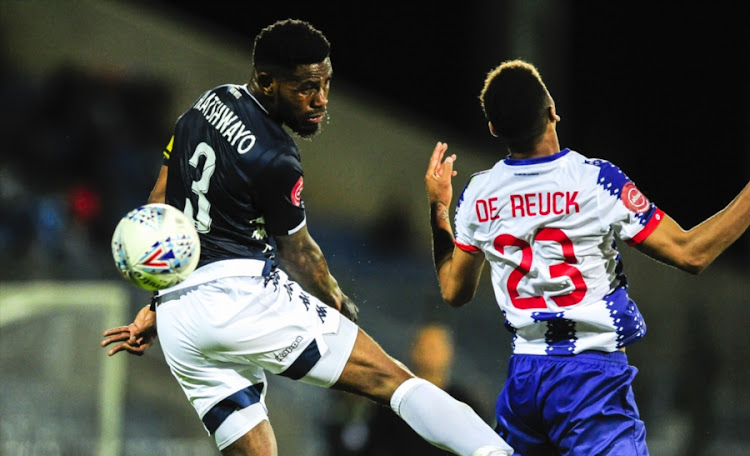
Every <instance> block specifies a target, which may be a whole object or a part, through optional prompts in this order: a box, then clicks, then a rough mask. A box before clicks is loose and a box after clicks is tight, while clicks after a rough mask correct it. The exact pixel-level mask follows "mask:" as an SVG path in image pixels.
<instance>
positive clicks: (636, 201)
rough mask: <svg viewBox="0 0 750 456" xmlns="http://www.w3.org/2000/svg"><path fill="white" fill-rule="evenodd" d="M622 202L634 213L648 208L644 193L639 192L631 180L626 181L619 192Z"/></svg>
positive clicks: (642, 211) (639, 212)
mask: <svg viewBox="0 0 750 456" xmlns="http://www.w3.org/2000/svg"><path fill="white" fill-rule="evenodd" d="M621 198H622V202H623V203H625V207H627V208H628V209H630V210H631V211H633V212H635V213H636V214H642V213H644V212H646V210H648V207H649V204H650V203H649V201H648V198H646V195H644V194H643V193H641V191H640V190H638V188H637V187H636V186H635V184H634V183H632V182H627V183H626V184H625V185H624V186H623V187H622V193H621Z"/></svg>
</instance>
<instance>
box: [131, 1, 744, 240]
mask: <svg viewBox="0 0 750 456" xmlns="http://www.w3.org/2000/svg"><path fill="white" fill-rule="evenodd" d="M142 3H143V5H144V6H145V7H148V8H154V9H155V10H156V11H159V12H160V13H162V14H170V15H172V14H173V15H176V16H178V17H184V18H188V19H189V20H191V21H201V22H203V23H206V24H208V25H209V26H210V27H211V28H212V31H214V32H215V33H218V34H221V35H224V36H226V37H227V38H228V39H229V40H232V41H234V42H235V43H238V44H239V45H240V46H241V47H242V48H244V49H246V50H247V52H248V53H249V52H250V51H251V50H252V39H253V37H254V36H255V35H256V34H257V33H258V31H259V30H260V29H261V28H262V27H264V26H265V25H268V24H270V23H271V22H273V21H275V20H277V19H279V18H285V17H292V18H300V19H305V20H308V21H310V22H311V23H313V24H314V25H315V26H317V27H318V28H319V29H320V30H322V31H323V32H324V33H325V34H326V35H327V36H328V38H329V39H330V41H331V42H332V44H333V62H334V68H335V74H336V78H337V79H341V80H346V81H347V82H349V83H351V84H353V85H354V86H357V87H359V88H361V89H362V90H365V91H368V92H372V93H374V94H377V97H378V99H379V100H381V101H383V102H392V103H396V104H399V105H402V106H403V107H404V109H407V110H410V111H413V112H414V113H415V114H416V115H418V116H419V117H421V118H422V120H427V121H429V122H430V125H431V128H432V129H433V130H434V131H436V132H441V131H444V130H446V129H453V130H457V131H459V132H461V133H462V134H465V135H469V136H473V137H476V138H478V139H481V140H482V141H483V142H485V143H486V144H487V145H488V147H489V148H490V149H492V146H493V145H494V144H493V143H492V141H491V138H490V137H489V135H488V134H487V128H486V121H485V119H484V117H483V116H482V112H481V109H480V107H479V103H478V96H479V92H480V90H481V88H482V85H483V83H484V76H485V75H486V73H487V72H488V71H490V70H491V69H492V68H493V67H494V66H496V65H498V64H499V63H500V62H502V61H503V60H507V59H511V58H516V57H519V58H524V59H528V60H530V61H532V62H533V63H535V64H536V65H537V66H538V67H539V69H540V71H541V73H542V77H543V78H544V79H545V81H546V83H547V85H548V88H549V90H550V92H551V93H552V95H553V97H554V98H555V99H556V102H557V105H558V111H559V112H560V114H561V115H562V118H563V122H562V123H561V124H560V126H559V134H560V141H561V144H562V145H563V147H570V148H572V149H575V150H578V151H580V152H582V153H584V154H587V155H589V156H599V157H602V158H607V159H610V160H612V161H615V162H616V163H617V164H619V165H620V166H621V168H623V169H624V170H626V172H628V173H629V174H630V177H631V178H632V179H634V180H635V181H636V183H638V184H639V186H640V187H641V190H642V191H644V192H646V194H647V195H652V199H654V200H655V202H656V203H657V204H659V205H660V206H662V208H663V209H665V210H666V211H667V212H668V213H669V214H671V215H672V216H673V217H674V218H675V219H676V220H678V221H679V222H680V223H681V224H683V225H684V227H685V228H690V227H692V226H694V225H695V224H697V223H698V222H700V221H702V220H704V219H705V218H706V217H707V216H708V215H710V214H712V213H714V212H715V211H717V210H719V209H720V208H721V207H723V206H724V205H725V204H726V203H727V202H729V200H730V199H731V198H732V197H733V196H734V195H735V194H736V193H737V192H738V190H739V189H740V188H741V186H742V184H743V183H744V182H746V181H747V178H748V174H749V173H750V154H749V153H748V150H750V147H749V146H750V109H748V108H747V106H748V103H750V58H749V57H748V56H750V35H748V33H747V24H748V20H750V13H747V12H745V11H744V10H743V9H742V8H740V7H739V5H738V4H736V3H731V2H717V3H712V4H710V5H709V4H706V3H705V2H702V3H694V4H685V3H684V2H683V3H681V4H675V3H673V2H638V3H631V2H601V1H590V0H583V1H561V2H552V1H547V2H545V1H532V2H520V1H519V2H513V1H492V2H474V1H469V2H460V3H456V2H453V3H450V2H449V3H444V4H442V5H440V6H439V5H437V4H429V3H424V2H422V3H420V2H401V1H392V0H388V1H380V2H344V3H339V4H333V3H323V4H320V3H314V2H279V3H278V4H276V5H274V6H273V7H268V8H262V7H261V8H248V9H247V10H246V11H245V10H240V9H238V7H237V4H236V2H223V1H219V2H211V7H210V8H207V7H206V5H205V4H204V3H200V2H199V3H195V4H194V5H195V6H194V7H190V6H185V5H184V2H175V1H165V0H162V1H143V2H142ZM529 35H534V38H533V39H530V38H529ZM524 42H527V43H528V42H534V43H536V47H532V46H531V45H529V44H524ZM334 96H335V92H334ZM743 243H744V246H745V247H744V250H743V251H742V253H744V254H745V255H750V250H748V243H747V238H745V239H744V240H743ZM735 252H737V250H734V251H733V252H730V255H734V254H736V253H735Z"/></svg>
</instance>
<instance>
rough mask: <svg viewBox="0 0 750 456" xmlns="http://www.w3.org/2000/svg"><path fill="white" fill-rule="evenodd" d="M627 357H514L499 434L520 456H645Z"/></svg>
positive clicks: (499, 412) (499, 411)
mask: <svg viewBox="0 0 750 456" xmlns="http://www.w3.org/2000/svg"><path fill="white" fill-rule="evenodd" d="M637 373H638V369H636V368H635V367H633V366H630V365H628V358H627V356H626V355H625V353H623V352H620V351H617V352H613V353H603V352H583V353H580V354H578V355H574V356H548V355H513V356H511V359H510V363H509V366H508V378H507V380H506V381H505V386H504V387H503V390H502V391H501V392H500V395H499V396H498V398H497V406H496V408H495V415H496V418H497V423H498V424H497V432H498V434H500V436H501V437H503V438H504V439H505V441H506V442H508V444H510V445H511V446H512V447H513V448H514V449H515V453H513V454H514V456H548V455H549V456H552V455H565V456H594V455H596V456H602V455H612V456H646V455H648V448H647V447H646V428H645V426H644V424H643V421H641V419H640V416H639V413H638V407H637V406H636V404H635V398H634V396H633V389H632V387H631V383H632V381H633V379H634V378H635V376H636V374H637Z"/></svg>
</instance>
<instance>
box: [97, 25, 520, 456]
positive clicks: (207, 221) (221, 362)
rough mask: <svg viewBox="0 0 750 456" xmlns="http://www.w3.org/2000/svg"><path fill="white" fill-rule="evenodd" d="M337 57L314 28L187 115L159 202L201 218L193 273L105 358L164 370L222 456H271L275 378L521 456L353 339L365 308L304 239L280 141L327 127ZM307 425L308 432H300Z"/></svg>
mask: <svg viewBox="0 0 750 456" xmlns="http://www.w3.org/2000/svg"><path fill="white" fill-rule="evenodd" d="M329 53H330V43H329V42H328V40H327V39H326V38H325V36H324V35H323V34H322V33H321V32H320V31H318V30H317V29H315V28H314V27H312V25H310V24H308V23H307V22H304V21H298V20H291V19H290V20H283V21H279V22H276V23H274V24H272V25H270V26H269V27H266V28H265V29H263V31H261V33H260V34H259V35H258V36H257V37H256V39H255V46H254V48H253V64H254V65H253V66H254V68H253V71H252V76H251V78H250V81H249V82H248V83H247V84H225V85H222V86H219V87H216V88H214V89H211V90H209V91H206V92H205V93H204V94H202V95H201V96H200V97H198V99H197V100H196V102H195V103H194V104H193V105H192V106H190V107H189V108H188V109H187V110H186V111H185V113H184V114H183V115H182V116H180V118H179V119H178V121H177V124H176V126H175V129H174V135H173V137H172V141H170V142H169V145H168V146H167V149H166V151H165V153H164V164H163V166H162V167H161V171H160V175H159V177H158V179H157V182H156V184H155V186H154V188H153V190H152V192H151V195H150V197H149V202H151V203H156V202H160V203H164V202H166V203H167V204H171V205H173V206H176V207H178V208H179V209H181V210H183V211H184V212H185V213H186V214H187V215H188V216H189V217H191V218H193V220H194V223H195V226H196V228H197V230H198V232H199V233H200V240H201V256H200V261H199V265H198V268H197V269H196V270H195V272H193V273H192V274H191V275H190V276H189V277H188V278H187V279H186V280H185V281H184V282H183V283H180V284H178V285H177V286H175V287H172V288H169V289H166V290H160V291H159V292H158V294H157V296H156V297H155V299H154V306H153V308H151V307H150V306H145V307H144V308H143V309H141V311H140V312H139V313H138V315H137V316H136V319H135V321H134V322H133V323H132V324H130V325H128V326H122V327H117V328H112V329H110V330H107V331H105V332H104V337H105V339H104V340H103V341H102V343H101V344H102V346H108V345H109V344H113V343H114V344H116V345H115V346H114V347H113V348H111V349H110V350H109V354H110V355H114V354H116V353H118V352H120V351H125V352H128V353H133V354H137V355H139V354H142V353H143V352H144V350H146V348H148V346H149V345H151V343H152V342H153V341H154V340H155V338H156V335H157V332H158V336H159V340H160V342H161V348H162V351H163V352H164V357H165V359H166V362H167V364H168V365H169V367H170V370H171V371H172V374H173V375H174V377H175V379H176V380H177V382H178V383H179V385H180V386H181V387H182V389H183V391H184V393H185V395H186V397H187V399H188V400H189V401H190V403H191V404H192V405H193V407H194V408H195V411H196V413H197V415H198V417H199V418H200V419H201V421H202V422H203V425H204V427H205V429H206V431H207V432H208V433H209V434H211V435H212V436H213V437H214V438H215V440H216V444H217V446H218V448H219V449H220V450H221V452H222V454H224V455H226V456H229V455H231V456H249V455H253V456H276V455H277V453H278V449H277V444H276V440H275V437H274V433H273V429H272V427H271V425H270V423H269V421H268V411H267V410H266V405H265V396H266V394H267V391H268V383H267V381H266V373H265V372H266V371H268V372H271V373H273V374H277V375H282V376H286V377H289V378H292V379H294V380H299V381H302V382H305V383H309V384H312V385H316V386H320V387H332V388H335V389H339V390H344V391H348V392H351V393H355V394H359V395H361V396H365V397H367V398H370V399H372V400H373V401H375V402H377V403H378V404H381V405H383V406H385V407H388V406H390V407H391V409H392V410H393V411H394V412H395V413H397V414H398V415H399V416H400V417H401V418H402V419H403V420H404V421H405V422H406V423H407V424H409V425H410V426H411V427H412V429H414V430H415V432H417V433H418V434H419V435H420V436H422V437H423V438H424V439H425V440H427V441H429V442H430V443H432V444H433V445H435V446H438V447H440V448H444V449H446V450H449V451H451V452H453V453H455V454H458V455H461V456H508V455H510V454H512V452H513V450H512V449H511V448H510V447H509V446H508V445H507V444H506V443H505V441H503V439H502V438H500V437H499V436H498V435H497V434H496V433H495V432H494V431H493V429H492V428H491V427H490V426H488V425H487V424H486V423H485V422H484V421H483V420H482V419H481V418H480V417H479V415H477V414H476V413H475V412H474V411H473V410H472V409H471V408H470V407H469V406H467V405H466V404H465V403H463V402H460V401H458V400H456V399H455V398H453V397H452V396H450V395H449V394H447V393H446V392H445V391H443V390H441V389H439V388H438V387H437V386H435V385H434V384H432V383H429V382H428V381H426V380H424V379H422V378H418V377H416V376H414V374H413V373H411V372H410V371H409V370H408V369H406V367H405V366H404V365H403V364H402V363H400V362H398V361H396V360H395V359H393V358H391V357H390V356H389V355H388V354H387V353H385V352H384V351H383V349H382V348H381V347H380V346H379V345H378V344H377V343H376V342H375V341H374V340H373V339H372V338H370V336H369V335H367V334H366V333H365V332H364V331H362V329H360V328H359V327H357V325H356V324H355V323H354V321H356V320H357V315H358V309H357V307H356V306H355V305H354V304H353V303H352V302H351V300H350V299H349V298H348V297H347V296H346V295H345V294H344V293H343V292H342V290H341V289H340V288H339V285H338V283H337V281H336V279H335V278H334V277H333V276H332V275H331V273H330V271H329V270H328V266H327V264H326V261H325V257H324V256H323V252H322V251H321V250H320V247H319V246H318V244H317V243H316V242H315V241H314V240H313V239H312V237H311V236H310V234H309V231H308V228H307V217H306V212H305V206H304V203H303V200H302V189H303V185H302V183H303V172H302V164H301V158H300V155H299V150H298V148H297V145H296V143H295V142H294V141H293V139H292V137H291V136H290V135H289V133H288V132H287V130H286V129H284V128H283V127H284V126H286V127H288V129H289V130H291V131H292V132H294V133H296V134H297V135H299V136H300V137H311V136H313V135H315V134H316V133H317V132H318V131H319V129H320V125H321V122H322V121H323V120H324V119H325V118H326V107H327V104H328V94H329V89H330V83H331V78H332V76H333V68H332V65H331V59H330V56H329ZM298 425H299V426H306V425H307V424H306V423H298Z"/></svg>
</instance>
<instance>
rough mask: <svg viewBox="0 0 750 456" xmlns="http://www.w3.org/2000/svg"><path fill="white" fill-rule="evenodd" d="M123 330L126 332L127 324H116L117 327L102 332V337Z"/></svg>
mask: <svg viewBox="0 0 750 456" xmlns="http://www.w3.org/2000/svg"><path fill="white" fill-rule="evenodd" d="M123 332H128V327H127V326H118V327H117V328H110V329H108V330H106V331H104V332H103V333H102V337H107V336H112V335H115V334H120V333H123Z"/></svg>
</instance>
